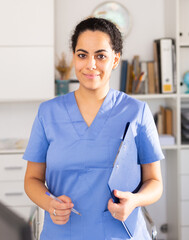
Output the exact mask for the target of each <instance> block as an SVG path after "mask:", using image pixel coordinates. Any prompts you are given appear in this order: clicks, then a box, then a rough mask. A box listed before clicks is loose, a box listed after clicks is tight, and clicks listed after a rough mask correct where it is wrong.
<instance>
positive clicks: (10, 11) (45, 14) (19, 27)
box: [0, 0, 54, 46]
mask: <svg viewBox="0 0 189 240" xmlns="http://www.w3.org/2000/svg"><path fill="white" fill-rule="evenodd" d="M53 2H54V1H53V0H32V1H29V0H16V1H15V0H6V1H3V0H1V1H0V32H1V37H0V46H10V45H11V46H12V45H13V46H18V45H19V46H20V45H24V46H28V45H37V46H39V45H51V46H52V45H53V36H54V35H53V34H54V31H53V28H54V27H53V18H54V14H53V13H54V8H53V5H54V3H53Z"/></svg>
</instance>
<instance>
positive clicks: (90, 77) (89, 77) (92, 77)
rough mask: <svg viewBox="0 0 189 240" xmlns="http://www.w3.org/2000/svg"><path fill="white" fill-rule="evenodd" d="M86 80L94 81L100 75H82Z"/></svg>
mask: <svg viewBox="0 0 189 240" xmlns="http://www.w3.org/2000/svg"><path fill="white" fill-rule="evenodd" d="M83 75H84V76H85V77H86V78H88V79H94V78H97V77H99V76H100V74H83Z"/></svg>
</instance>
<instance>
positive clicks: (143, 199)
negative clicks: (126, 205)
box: [135, 179, 163, 207]
mask: <svg viewBox="0 0 189 240" xmlns="http://www.w3.org/2000/svg"><path fill="white" fill-rule="evenodd" d="M162 192H163V186H162V182H161V181H158V180H154V179H150V180H147V181H145V182H144V183H143V184H142V186H141V188H140V190H139V191H138V193H136V194H135V201H136V203H135V205H136V207H139V206H147V205H150V204H152V203H155V202H156V201H158V200H159V199H160V197H161V195H162Z"/></svg>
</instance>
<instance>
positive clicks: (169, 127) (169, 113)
mask: <svg viewBox="0 0 189 240" xmlns="http://www.w3.org/2000/svg"><path fill="white" fill-rule="evenodd" d="M155 123H156V126H157V130H158V133H159V139H160V144H161V145H162V146H164V145H166V146H168V145H174V144H175V137H174V136H173V110H172V109H171V108H169V107H163V106H160V111H159V112H158V113H157V114H156V115H155Z"/></svg>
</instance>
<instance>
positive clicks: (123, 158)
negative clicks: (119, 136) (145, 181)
mask: <svg viewBox="0 0 189 240" xmlns="http://www.w3.org/2000/svg"><path fill="white" fill-rule="evenodd" d="M108 185H109V188H110V191H111V193H113V190H119V191H124V192H126V191H129V192H133V193H136V192H138V190H139V189H140V187H141V166H140V164H139V163H138V153H137V147H136V143H135V137H134V135H133V131H132V126H131V124H130V125H129V126H127V131H126V133H125V137H124V139H123V141H122V143H121V145H120V148H119V150H118V154H117V156H116V160H115V163H114V166H113V170H112V173H111V175H110V178H109V181H108ZM112 197H113V200H114V202H117V201H118V199H116V198H115V197H114V196H112ZM138 210H139V208H135V209H134V210H133V212H132V213H131V214H130V215H129V217H128V218H127V219H126V220H125V221H123V222H122V224H123V227H124V228H125V230H126V231H127V233H128V235H129V236H130V237H131V238H132V236H133V235H134V231H135V227H136V223H137V218H138Z"/></svg>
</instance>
